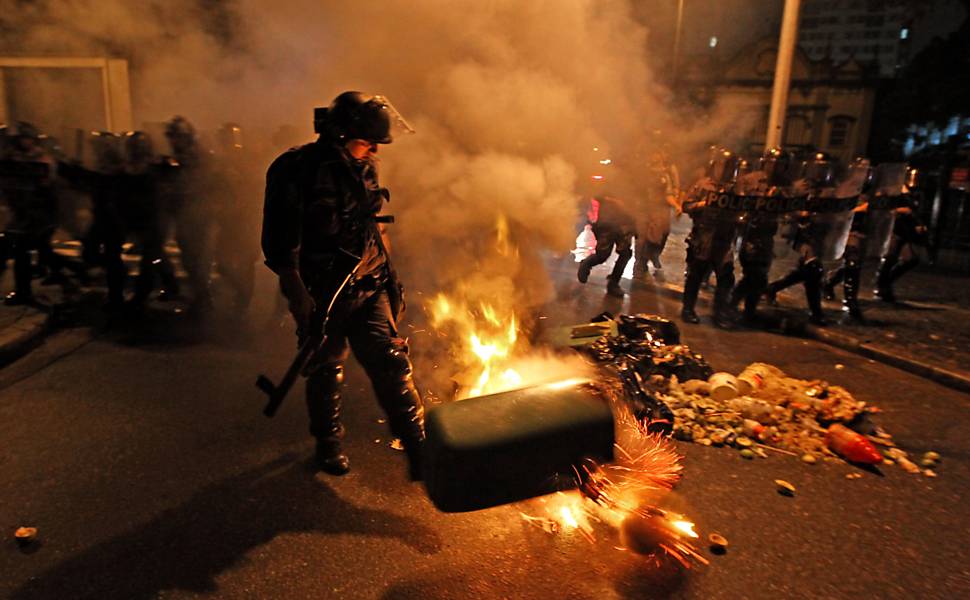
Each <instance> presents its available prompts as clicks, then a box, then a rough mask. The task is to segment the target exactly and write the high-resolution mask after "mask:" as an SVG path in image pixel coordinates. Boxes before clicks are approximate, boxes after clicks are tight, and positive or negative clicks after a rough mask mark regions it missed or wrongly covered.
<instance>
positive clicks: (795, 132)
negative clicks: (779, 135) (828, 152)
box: [785, 113, 812, 146]
mask: <svg viewBox="0 0 970 600" xmlns="http://www.w3.org/2000/svg"><path fill="white" fill-rule="evenodd" d="M811 134H812V124H811V122H810V121H809V120H808V117H806V116H805V115H804V114H801V113H789V114H788V117H787V118H786V119H785V145H786V146H802V145H805V144H808V143H810V142H811V140H810V139H809V138H810V136H811Z"/></svg>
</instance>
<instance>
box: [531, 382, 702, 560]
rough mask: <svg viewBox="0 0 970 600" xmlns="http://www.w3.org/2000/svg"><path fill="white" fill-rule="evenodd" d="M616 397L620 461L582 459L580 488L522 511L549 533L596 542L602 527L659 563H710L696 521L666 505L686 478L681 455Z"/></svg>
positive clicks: (577, 475) (624, 547) (577, 476)
mask: <svg viewBox="0 0 970 600" xmlns="http://www.w3.org/2000/svg"><path fill="white" fill-rule="evenodd" d="M604 389H607V388H604ZM611 389H612V388H611ZM607 390H608V389H607ZM607 393H609V391H607ZM616 400H617V399H616V398H615V397H614V398H613V402H612V404H613V410H614V418H615V420H616V435H617V441H616V445H615V451H614V455H615V458H614V460H613V461H612V462H610V463H604V464H599V463H597V462H595V461H592V460H584V461H582V462H581V463H580V464H579V465H576V466H575V467H574V472H575V480H574V482H573V483H574V484H575V485H577V489H576V490H572V491H568V492H559V493H556V494H554V495H552V496H545V497H542V498H538V499H535V500H533V501H531V502H530V503H529V504H528V506H527V507H526V508H527V509H529V510H530V512H531V513H532V514H526V513H522V517H523V519H525V520H526V522H528V523H530V524H532V525H535V526H537V527H540V528H542V529H543V530H545V531H546V532H548V533H569V532H572V531H576V532H578V533H579V534H580V535H582V536H583V537H584V538H586V539H587V540H589V541H590V542H592V541H595V539H596V530H597V528H602V529H606V530H608V531H614V532H616V533H617V534H618V535H619V540H620V543H621V544H622V548H620V549H622V550H629V551H631V552H635V553H637V554H641V555H644V556H649V557H651V558H654V559H656V560H658V561H659V560H662V559H664V558H672V559H674V560H676V561H677V562H678V563H680V564H681V565H682V566H684V567H690V566H691V565H692V564H693V563H695V562H697V563H702V564H707V562H708V561H707V560H706V559H705V558H704V557H702V556H701V555H700V554H698V552H697V548H696V547H695V546H694V543H695V540H697V539H698V538H699V536H698V534H697V533H696V532H695V531H694V524H693V523H692V522H691V521H690V520H689V519H688V518H687V517H685V516H684V515H682V514H680V513H678V512H676V511H673V510H669V509H667V508H666V507H665V504H667V498H668V495H669V493H670V490H671V488H672V487H673V486H674V485H675V484H676V483H677V481H678V480H679V479H680V474H681V471H682V469H683V467H682V465H681V464H680V459H681V457H680V456H679V455H678V454H677V453H676V452H674V450H673V449H672V448H671V446H670V444H669V443H668V442H667V441H666V439H665V438H664V437H662V436H661V435H659V434H655V433H651V432H650V431H648V429H647V426H646V424H645V423H644V422H643V421H641V420H640V419H638V418H637V417H636V416H634V415H633V413H632V412H630V408H629V407H628V406H627V405H626V404H625V403H622V402H617V401H616Z"/></svg>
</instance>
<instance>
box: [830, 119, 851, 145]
mask: <svg viewBox="0 0 970 600" xmlns="http://www.w3.org/2000/svg"><path fill="white" fill-rule="evenodd" d="M854 121H855V119H853V118H852V117H846V116H839V117H832V118H831V119H829V144H828V145H829V148H841V147H843V146H845V145H846V143H847V142H848V141H849V135H850V134H851V133H852V123H853V122H854Z"/></svg>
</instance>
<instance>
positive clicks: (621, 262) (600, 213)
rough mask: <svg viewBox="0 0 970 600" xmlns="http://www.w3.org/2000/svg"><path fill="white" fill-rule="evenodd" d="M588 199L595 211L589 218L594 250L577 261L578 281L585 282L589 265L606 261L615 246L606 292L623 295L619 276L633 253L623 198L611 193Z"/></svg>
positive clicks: (631, 231) (630, 225)
mask: <svg viewBox="0 0 970 600" xmlns="http://www.w3.org/2000/svg"><path fill="white" fill-rule="evenodd" d="M591 202H592V203H595V204H593V206H595V207H596V210H595V211H592V212H594V213H595V214H593V215H591V218H590V221H592V225H593V235H595V236H596V251H595V252H594V253H593V254H592V255H590V256H588V257H586V258H585V259H583V261H582V262H581V263H579V271H578V272H577V277H578V278H579V281H580V282H582V283H586V281H587V280H588V279H589V274H590V271H591V270H592V269H593V267H595V266H596V265H601V264H603V263H604V262H606V261H607V259H609V257H610V255H611V254H613V249H614V248H615V249H616V262H615V263H614V264H613V270H612V271H611V272H610V275H609V277H607V282H608V283H607V292H609V293H610V294H612V295H614V296H623V289H622V288H621V287H620V278H622V277H623V270H624V269H626V264H627V263H628V262H630V257H632V256H633V236H634V235H636V226H635V224H634V219H633V216H632V215H631V214H630V212H629V211H628V210H627V207H626V205H624V204H623V202H621V201H620V200H619V199H617V198H613V197H612V196H602V197H598V198H593V199H591Z"/></svg>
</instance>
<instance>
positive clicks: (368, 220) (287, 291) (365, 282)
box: [262, 92, 424, 478]
mask: <svg viewBox="0 0 970 600" xmlns="http://www.w3.org/2000/svg"><path fill="white" fill-rule="evenodd" d="M398 118H399V115H397V113H396V111H394V109H393V107H392V106H391V105H390V103H389V102H387V100H386V99H385V98H383V97H381V96H374V97H369V96H366V95H364V94H362V93H360V92H344V93H342V94H340V95H339V96H337V97H336V98H335V99H334V101H333V102H332V103H331V104H330V106H329V107H327V108H324V109H317V111H316V114H315V119H314V121H315V129H316V131H317V133H319V134H320V137H319V139H318V140H317V141H316V142H313V143H310V144H307V145H304V146H301V147H299V148H294V149H292V150H290V151H288V152H286V153H284V154H283V155H281V156H280V157H278V158H277V159H276V160H275V161H274V162H273V164H272V165H271V166H270V168H269V171H268V173H267V175H266V197H265V203H264V209H263V233H262V246H263V254H264V255H265V257H266V265H267V266H268V267H269V268H270V269H272V270H273V271H274V272H275V273H276V274H277V276H278V277H279V282H280V288H281V290H282V292H283V294H284V295H285V296H286V298H287V299H288V301H289V307H290V312H291V313H292V315H293V317H294V319H295V320H296V323H297V332H298V335H300V336H303V335H306V332H307V330H308V328H309V327H311V325H312V324H313V323H314V322H315V320H316V318H315V317H316V315H319V314H320V313H319V312H317V311H321V310H322V311H330V319H329V321H328V325H327V328H326V331H325V333H326V336H327V339H326V341H325V342H324V344H323V346H322V347H321V350H320V352H318V353H317V355H316V356H315V358H314V359H313V360H312V362H311V364H310V366H309V372H308V379H307V385H306V399H307V406H308V409H309V416H310V433H311V434H312V435H313V436H314V437H315V438H316V440H317V443H316V460H317V464H318V466H319V467H320V468H321V469H322V470H323V471H325V472H327V473H330V474H334V475H342V474H344V473H346V472H347V471H348V470H349V469H350V462H349V459H348V458H347V456H346V455H345V454H344V453H343V450H342V447H341V438H342V437H343V434H344V427H343V425H342V423H341V420H340V412H341V393H340V390H341V384H342V382H343V376H344V367H343V365H344V361H345V360H346V359H347V356H348V353H349V350H348V343H349V347H350V349H352V350H353V352H354V355H355V356H356V357H357V360H358V361H359V362H360V363H361V365H362V366H363V367H364V370H365V371H366V372H367V375H368V377H369V378H370V380H371V383H372V385H373V387H374V391H375V393H376V396H377V400H378V402H379V403H380V405H381V407H382V408H383V409H384V411H385V413H386V414H387V417H388V425H389V426H390V429H391V432H392V433H393V435H395V436H396V437H398V438H400V440H401V442H402V444H403V445H404V449H405V451H406V453H407V457H408V459H409V463H410V467H411V476H412V478H418V477H420V470H419V469H420V460H419V457H420V452H421V446H422V444H423V441H424V410H423V407H422V402H421V398H420V396H419V395H418V391H417V389H416V388H415V385H414V381H413V379H412V376H411V361H410V359H409V358H408V347H407V344H406V342H405V340H404V339H403V338H402V337H401V336H400V335H399V333H398V329H397V319H398V316H399V315H400V311H401V309H402V308H403V296H402V293H401V288H400V285H399V283H398V281H397V277H396V274H395V272H394V270H393V268H392V267H391V263H390V257H389V255H388V252H387V249H386V247H385V244H384V241H383V239H382V232H381V231H380V230H379V226H378V224H377V222H376V216H377V214H378V213H379V212H380V211H381V209H382V208H383V204H384V201H385V200H386V199H388V198H389V193H388V192H387V190H386V189H385V188H382V187H380V185H379V183H378V176H377V160H376V153H377V150H378V145H379V144H388V143H391V141H392V138H391V125H392V121H393V120H395V119H398ZM400 121H401V122H403V120H400Z"/></svg>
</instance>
